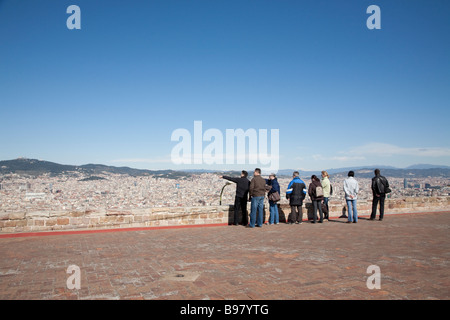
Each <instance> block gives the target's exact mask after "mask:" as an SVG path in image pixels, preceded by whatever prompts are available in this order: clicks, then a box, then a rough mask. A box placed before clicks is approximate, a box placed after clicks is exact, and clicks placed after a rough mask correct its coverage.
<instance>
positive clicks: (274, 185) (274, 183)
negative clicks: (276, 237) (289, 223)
mask: <svg viewBox="0 0 450 320" xmlns="http://www.w3.org/2000/svg"><path fill="white" fill-rule="evenodd" d="M266 183H267V184H268V185H269V186H271V188H270V190H269V193H268V194H267V196H270V195H271V194H272V193H275V192H278V194H280V193H281V191H280V184H279V183H278V180H277V177H276V175H275V173H272V174H271V175H270V176H269V179H267V180H266ZM269 212H270V217H269V225H272V224H274V223H275V224H278V223H279V222H280V216H279V213H278V204H277V203H276V202H274V201H272V200H270V199H269Z"/></svg>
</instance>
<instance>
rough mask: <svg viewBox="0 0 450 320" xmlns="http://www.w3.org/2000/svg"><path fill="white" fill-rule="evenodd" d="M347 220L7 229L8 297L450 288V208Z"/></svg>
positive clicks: (360, 295)
mask: <svg viewBox="0 0 450 320" xmlns="http://www.w3.org/2000/svg"><path fill="white" fill-rule="evenodd" d="M345 221H346V219H333V220H332V221H330V222H324V223H323V224H311V223H307V222H304V223H303V224H301V225H287V224H284V223H283V224H279V225H274V226H264V227H262V228H254V229H248V228H245V227H242V226H223V225H222V226H214V227H211V226H208V227H206V226H203V227H195V228H171V229H147V230H142V229H140V230H134V231H129V230H128V231H123V230H114V231H113V232H99V233H79V232H78V233H71V232H64V233H61V234H57V235H54V234H53V235H48V234H47V235H46V236H42V235H43V234H44V233H41V234H40V235H39V236H33V235H29V236H26V237H11V235H1V238H0V256H1V259H0V299H195V300H197V299H243V300H247V299H449V298H450V277H449V275H450V271H449V270H450V262H449V260H450V259H449V258H450V243H449V226H450V212H439V213H420V214H397V215H386V216H385V219H384V221H381V222H380V221H378V220H375V221H369V220H367V217H366V218H363V217H361V218H360V220H359V222H358V223H357V224H346V223H345ZM69 265H77V266H78V267H79V268H80V274H81V278H80V280H81V288H80V289H79V290H77V289H72V290H70V289H68V288H67V285H66V282H67V279H68V277H69V276H70V274H68V273H67V268H68V267H69ZM371 265H376V266H378V267H379V268H380V271H381V278H380V279H381V288H380V289H372V290H370V289H368V287H367V285H366V282H367V279H368V278H369V277H370V276H371V275H372V274H371V273H367V268H368V267H369V266H371Z"/></svg>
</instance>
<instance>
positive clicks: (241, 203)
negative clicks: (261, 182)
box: [222, 170, 250, 226]
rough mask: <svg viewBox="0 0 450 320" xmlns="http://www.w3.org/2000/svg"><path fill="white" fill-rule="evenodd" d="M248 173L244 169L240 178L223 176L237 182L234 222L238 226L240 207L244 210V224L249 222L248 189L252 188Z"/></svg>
mask: <svg viewBox="0 0 450 320" xmlns="http://www.w3.org/2000/svg"><path fill="white" fill-rule="evenodd" d="M247 176H248V173H247V171H245V170H242V172H241V177H240V178H233V177H229V176H222V178H223V179H226V180H229V181H232V182H234V183H236V196H235V198H234V221H233V224H234V225H235V226H237V225H238V224H239V219H238V218H239V208H241V212H242V224H243V225H244V226H246V225H247V223H248V213H247V201H248V190H249V188H250V180H248V178H247Z"/></svg>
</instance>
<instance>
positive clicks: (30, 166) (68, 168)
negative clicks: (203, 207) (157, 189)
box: [0, 158, 190, 179]
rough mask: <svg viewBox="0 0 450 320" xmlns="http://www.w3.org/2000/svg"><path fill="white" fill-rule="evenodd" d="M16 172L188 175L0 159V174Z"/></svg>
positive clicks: (22, 159)
mask: <svg viewBox="0 0 450 320" xmlns="http://www.w3.org/2000/svg"><path fill="white" fill-rule="evenodd" d="M8 173H17V174H28V175H32V176H39V175H42V174H45V173H47V174H50V175H60V174H63V173H64V174H80V173H81V174H86V175H92V176H95V175H98V174H102V173H113V174H126V175H130V176H146V175H153V176H157V177H161V178H169V179H170V178H172V179H179V178H181V177H186V176H190V174H189V173H180V172H179V171H175V170H142V169H133V168H129V167H114V166H107V165H103V164H85V165H81V166H75V165H63V164H59V163H55V162H50V161H43V160H36V159H27V158H18V159H14V160H4V161H0V174H8Z"/></svg>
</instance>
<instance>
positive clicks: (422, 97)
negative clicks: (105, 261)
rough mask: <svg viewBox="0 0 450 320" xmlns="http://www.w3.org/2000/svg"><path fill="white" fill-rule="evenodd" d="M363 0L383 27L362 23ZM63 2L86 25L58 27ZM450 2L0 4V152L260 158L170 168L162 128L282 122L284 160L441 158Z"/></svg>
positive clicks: (445, 136) (399, 163)
mask: <svg viewBox="0 0 450 320" xmlns="http://www.w3.org/2000/svg"><path fill="white" fill-rule="evenodd" d="M373 4H375V5H377V6H379V8H380V14H381V29H369V28H368V27H367V25H366V22H367V20H368V18H369V17H370V14H368V13H367V12H366V10H367V8H368V7H369V6H370V5H373ZM71 5H77V6H78V7H79V8H80V9H81V13H80V16H81V23H80V26H81V29H72V30H71V29H69V28H68V27H67V24H66V22H67V20H68V19H69V18H70V16H71V15H70V13H67V8H68V7H69V6H71ZM449 10H450V3H448V1H444V0H436V1H434V2H433V4H430V3H429V2H426V1H415V2H413V3H412V2H408V1H400V0H398V1H386V0H376V1H356V0H354V1H284V2H283V3H280V2H275V1H268V0H264V1H258V2H254V1H245V0H244V1H214V2H211V1H203V0H196V1H188V2H187V1H175V0H170V1H132V2H131V3H128V4H119V3H114V2H113V3H110V2H102V1H85V0H77V1H21V2H20V3H18V2H16V1H8V0H4V1H0V40H1V41H0V43H1V46H2V50H1V53H0V58H1V59H0V118H1V119H2V120H3V121H2V134H1V135H0V144H1V145H2V148H1V149H0V159H5V160H7V159H16V158H18V157H27V158H32V159H43V160H46V161H51V162H56V163H64V164H73V165H82V164H88V163H101V164H105V165H111V166H127V167H131V168H137V169H148V170H160V169H173V170H191V169H212V170H216V169H219V170H240V169H241V168H242V167H244V168H254V167H261V166H262V164H261V163H255V164H253V163H251V164H250V163H231V164H227V163H224V164H206V163H199V164H195V163H190V164H179V165H177V164H175V163H174V162H173V159H172V158H171V152H172V151H173V148H174V147H175V146H176V145H177V142H176V141H173V140H171V136H172V134H173V133H174V131H176V130H177V129H180V128H182V129H185V130H187V131H188V132H190V133H191V134H192V135H193V136H194V123H195V121H202V123H203V129H204V130H203V132H205V130H207V129H214V130H216V131H215V132H216V133H217V132H218V133H221V134H222V135H223V136H224V137H225V136H226V131H227V130H230V129H233V130H236V129H242V130H244V131H246V130H255V131H257V132H259V130H267V131H269V132H270V130H272V129H274V130H279V154H278V155H277V159H278V160H279V169H300V170H304V171H315V170H323V169H327V168H341V167H357V166H358V167H360V166H373V165H385V166H393V167H397V168H406V167H408V166H411V165H414V164H420V163H430V164H434V165H447V166H448V165H450V143H449V141H450V140H449V137H450V129H449V127H448V125H447V119H449V116H450V109H449V108H448V104H449V101H450V92H449V91H448V90H447V88H446V87H447V85H448V83H450V64H449V63H448V56H449V52H450V43H448V41H445V39H446V36H447V34H449V32H450V26H449V24H448V22H447V20H448V19H447V16H446V14H447V12H449ZM203 138H204V137H203ZM258 142H259V141H258ZM208 145H209V142H208V141H206V140H205V139H203V146H202V147H203V148H202V149H201V150H203V151H204V149H205V147H207V146H208ZM247 148H248V150H247V151H246V154H247V156H250V146H247ZM224 150H225V147H224ZM216 151H217V150H216ZM194 153H195V151H194V150H193V154H194ZM194 156H195V155H194Z"/></svg>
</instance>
